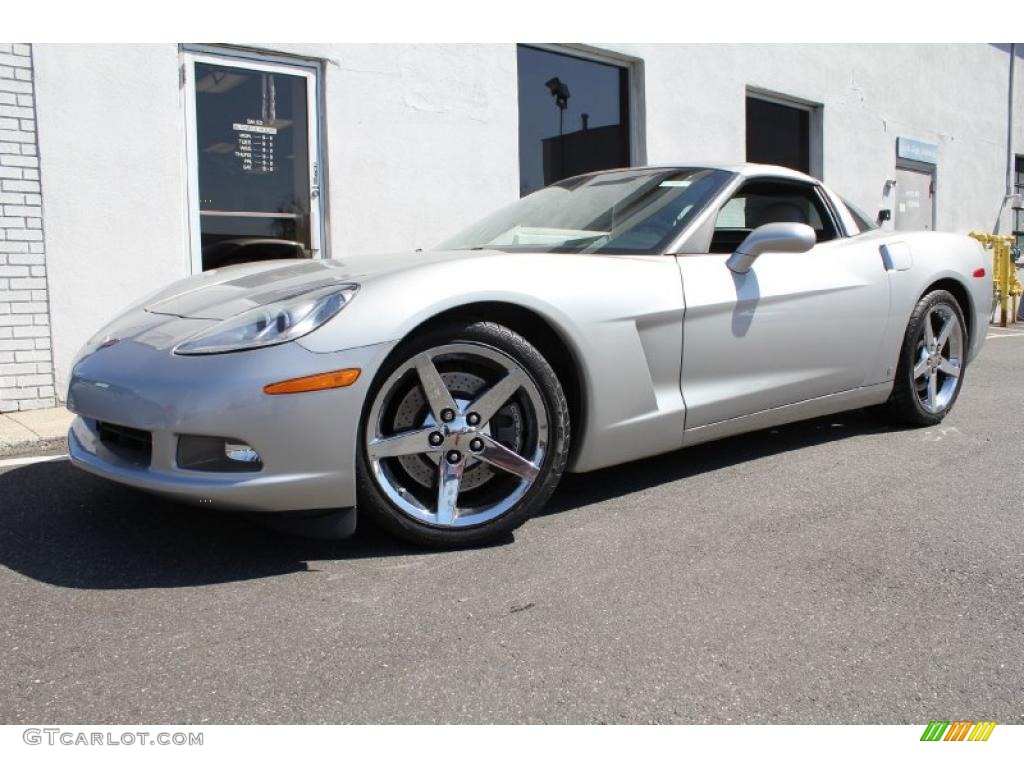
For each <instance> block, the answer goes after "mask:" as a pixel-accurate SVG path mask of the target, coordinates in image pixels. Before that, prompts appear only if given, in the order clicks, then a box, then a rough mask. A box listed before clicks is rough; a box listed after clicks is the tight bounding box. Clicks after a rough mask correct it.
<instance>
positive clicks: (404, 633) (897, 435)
mask: <svg viewBox="0 0 1024 768" xmlns="http://www.w3.org/2000/svg"><path fill="white" fill-rule="evenodd" d="M993 333H997V332H993ZM1004 336H1005V337H1001V338H997V339H991V340H989V342H988V344H987V346H986V348H985V350H984V352H983V354H982V356H981V358H980V359H979V360H978V361H977V362H976V363H975V364H974V365H973V366H972V367H971V368H970V369H969V370H968V371H967V379H966V382H965V387H964V389H963V392H962V394H961V396H960V400H959V402H958V404H957V406H956V408H955V410H954V411H953V413H952V414H951V415H950V417H949V418H948V419H947V420H946V421H945V422H944V423H943V424H942V426H941V427H937V428H932V429H921V430H902V429H893V428H891V427H889V426H887V425H886V424H884V423H883V422H880V421H879V420H878V419H877V418H875V417H874V416H873V415H872V414H870V413H868V412H864V411H857V412H852V413H848V414H842V415H839V416H833V417H829V418H825V419H818V420H815V421H810V422H804V423H800V424H795V425H790V426H787V427H783V428H779V429H775V430H767V431H763V432H758V433H754V434H751V435H746V436H741V437H737V438H733V439H729V440H726V441H723V442H719V443H714V444H710V445H704V446H699V447H695V448H692V449H689V450H685V451H680V452H677V453H673V454H670V455H667V456H662V457H658V458H655V459H651V460H646V461H640V462H635V463H632V464H629V465H627V466H623V467H618V468H614V469H609V470H604V471H601V472H597V473H593V474H589V475H578V476H569V477H567V478H566V480H565V481H564V483H563V485H562V487H561V488H560V490H559V491H558V492H557V494H556V496H555V497H554V499H553V501H552V503H551V504H550V507H549V509H548V511H547V512H546V513H545V514H544V515H542V516H541V517H538V518H536V519H534V520H532V521H531V522H530V523H528V524H527V525H526V526H525V527H524V528H521V529H520V530H519V531H517V532H516V533H515V535H514V538H510V539H509V540H508V541H503V542H500V543H499V544H497V545H494V546H490V547H486V548H481V549H472V550H466V551H460V552H447V553H438V552H424V551H419V550H416V549H414V548H411V547H408V546H406V545H404V544H401V543H399V542H396V541H394V540H392V539H390V538H388V537H387V536H386V535H384V534H381V533H378V532H376V531H374V530H372V529H369V528H366V527H363V528H361V529H360V531H359V532H358V533H357V535H356V537H355V538H353V539H351V540H349V541H346V542H335V543H326V542H317V541H306V540H301V539H295V538H291V537H288V536H285V535H283V534H278V533H273V532H269V531H265V530H263V529H261V528H258V527H255V526H253V525H252V524H251V523H249V522H248V521H246V520H244V519H241V518H235V517H230V516H224V515H220V514H214V513H212V512H211V511H209V510H202V509H192V508H188V507H182V506H177V505H175V504H172V503H169V502H166V501H162V500H160V499H156V498H153V497H149V496H146V495H144V494H141V493H137V492H134V491H131V490H127V489H124V488H121V487H119V486H116V485H113V484H110V483H107V482H105V481H102V480H99V479H96V478H93V477H91V476H88V475H86V474H84V473H82V472H79V471H77V470H75V469H73V468H72V467H71V466H69V465H68V463H67V462H66V461H54V462H46V463H36V464H30V465H25V466H15V467H10V466H8V467H6V468H0V600H2V604H3V609H2V612H0V658H2V659H3V662H2V664H0V723H29V722H31V723H46V722H55V723H161V722H174V723H194V724H199V723H348V722H403V723H420V722H427V723H435V722H550V723H648V722H659V723H661V722H676V723H921V724H924V723H927V722H928V721H929V720H954V719H968V720H982V719H994V720H997V721H998V722H1000V723H1024V697H1022V694H1021V692H1022V691H1024V654H1022V650H1024V514H1022V503H1021V499H1022V490H1024V488H1022V479H1021V475H1022V471H1024V464H1022V461H1021V451H1022V445H1021V434H1022V426H1024V377H1022V375H1021V374H1022V372H1024V335H1006V334H1004Z"/></svg>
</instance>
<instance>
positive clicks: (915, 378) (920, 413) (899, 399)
mask: <svg viewBox="0 0 1024 768" xmlns="http://www.w3.org/2000/svg"><path fill="white" fill-rule="evenodd" d="M966 329H967V326H966V324H965V322H964V316H963V311H962V310H961V308H960V305H959V303H958V302H957V300H956V299H955V298H954V297H953V295H952V294H950V293H949V292H948V291H943V290H937V291H932V292H930V293H928V294H927V295H925V296H924V297H923V298H922V299H921V300H920V301H919V302H918V304H917V307H915V309H914V312H913V314H912V315H911V317H910V322H909V324H908V325H907V331H906V335H905V336H904V340H903V349H902V351H901V353H900V362H899V366H898V368H897V370H896V378H895V381H894V382H893V391H892V396H891V397H890V398H889V403H888V405H889V411H890V413H891V414H892V415H893V416H894V417H895V418H896V419H897V420H899V421H902V422H905V423H908V424H914V425H920V426H929V425H932V424H937V423H939V422H940V421H942V419H943V418H944V417H945V415H946V414H947V413H949V411H950V409H951V408H952V407H953V403H954V402H955V401H956V398H957V395H958V394H959V393H960V386H961V384H962V383H963V369H964V359H965V357H964V356H965V353H966V344H967V331H966Z"/></svg>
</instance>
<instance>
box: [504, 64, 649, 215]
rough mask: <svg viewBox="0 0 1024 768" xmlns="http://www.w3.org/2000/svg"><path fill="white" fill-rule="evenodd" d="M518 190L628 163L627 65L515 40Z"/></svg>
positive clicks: (534, 187)
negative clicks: (578, 55) (553, 50)
mask: <svg viewBox="0 0 1024 768" xmlns="http://www.w3.org/2000/svg"><path fill="white" fill-rule="evenodd" d="M517 55H518V72H519V194H520V195H521V196H523V195H528V194H530V193H531V192H533V191H535V190H538V189H540V188H541V187H546V186H547V185H549V184H554V183H555V182H556V181H561V180H562V179H567V178H569V177H570V176H577V175H579V174H582V173H589V172H591V171H598V170H604V169H608V168H623V167H626V166H628V165H630V125H629V114H630V105H629V68H628V67H625V66H616V65H614V64H606V63H603V62H598V61H591V60H589V59H583V58H578V57H576V56H567V55H565V54H563V53H555V52H552V51H548V50H543V49H540V48H531V47H530V46H526V45H520V46H519V47H518V49H517Z"/></svg>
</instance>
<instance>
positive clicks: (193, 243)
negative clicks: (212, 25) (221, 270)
mask: <svg viewBox="0 0 1024 768" xmlns="http://www.w3.org/2000/svg"><path fill="white" fill-rule="evenodd" d="M196 64H215V65H216V64H220V65H223V66H231V67H236V68H238V69H249V70H253V71H255V72H270V73H274V74H282V75H292V76H298V77H304V78H305V79H306V105H307V112H308V114H307V121H306V122H307V128H308V135H307V142H308V147H309V152H308V155H309V185H310V190H309V200H310V205H309V240H310V243H309V248H310V252H311V254H312V258H313V259H324V258H327V256H326V245H327V223H326V222H327V213H328V210H327V196H326V188H327V185H326V179H325V173H324V171H325V169H324V163H323V157H324V147H323V141H322V137H323V136H324V134H325V132H324V131H323V130H322V126H321V121H322V115H323V109H322V107H323V104H322V88H321V80H322V77H321V74H322V73H321V67H320V66H319V64H317V63H314V62H303V61H299V60H291V59H287V58H285V57H280V56H268V55H263V54H259V53H256V52H253V51H248V50H246V51H233V50H231V49H214V48H210V47H205V46H204V47H201V48H200V47H196V46H181V86H182V89H183V92H184V102H185V103H184V117H185V158H186V163H187V165H188V173H187V192H186V198H187V205H188V209H187V210H188V244H189V265H190V271H191V274H199V273H201V272H202V271H203V252H202V223H201V214H200V207H199V146H198V145H199V138H198V123H197V121H196V118H197V114H196V84H195V65H196Z"/></svg>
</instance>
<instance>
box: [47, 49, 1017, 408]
mask: <svg viewBox="0 0 1024 768" xmlns="http://www.w3.org/2000/svg"><path fill="white" fill-rule="evenodd" d="M261 47H266V46H261ZM597 47H601V48H605V49H607V50H611V51H618V52H620V53H622V54H625V55H627V56H632V57H635V58H638V59H641V60H642V61H643V68H644V84H643V91H644V104H645V108H644V121H645V133H646V156H647V159H648V162H651V163H659V162H673V161H679V160H694V159H696V160H724V161H740V160H743V159H744V154H745V127H744V108H745V107H744V95H745V91H746V89H747V87H748V86H750V87H754V88H758V89H763V90H767V91H774V92H778V93H781V94H786V95H788V96H791V97H796V98H800V99H804V100H807V101H811V102H815V103H820V104H823V105H824V111H823V148H824V152H823V175H824V178H825V180H826V181H827V182H828V183H829V184H830V185H832V186H833V187H834V188H836V189H837V190H838V191H839V192H840V193H841V194H844V195H846V196H848V197H849V198H851V199H852V200H853V201H854V202H856V203H858V204H859V205H861V206H862V207H863V208H865V209H866V210H868V211H869V212H872V213H873V212H874V211H875V210H877V209H878V208H879V207H880V206H881V205H883V203H884V202H885V201H883V198H882V187H883V184H884V181H885V180H886V179H888V178H892V176H893V168H894V164H895V142H896V137H897V136H907V137H912V138H915V139H920V140H924V141H929V142H933V143H936V144H938V145H939V147H940V150H939V167H938V176H937V185H938V189H937V199H938V208H937V212H936V224H937V227H938V228H940V229H946V230H954V231H968V230H970V229H989V230H990V229H991V228H992V226H993V224H994V223H995V216H996V213H997V212H998V210H999V205H1000V202H1001V200H1002V194H1003V187H1004V183H1005V151H1006V150H1005V144H1006V96H1007V90H1006V87H1007V74H1008V71H1007V61H1008V59H1007V55H1006V53H1005V52H1004V51H1001V50H999V49H998V48H996V47H992V46H987V45H969V46H946V45H943V46H924V45H913V46H878V45H872V46H850V45H829V46H824V45H823V46H806V45H801V46H784V45H778V46H776V45H757V46H710V45H681V46H676V45H673V46H668V45H610V46H597ZM274 48H275V50H276V51H278V52H280V53H291V54H298V55H303V56H307V57H316V58H321V59H323V60H325V61H326V66H325V83H324V84H325V105H326V124H327V127H328V131H327V136H326V156H327V173H328V187H327V194H328V202H329V206H330V210H329V219H328V222H329V247H330V255H333V256H336V257H344V256H345V254H350V253H358V252H369V251H388V250H399V249H407V248H417V247H430V246H432V245H434V244H436V243H437V242H438V241H439V240H441V239H443V238H444V237H445V236H446V235H448V234H451V233H452V232H454V231H455V230H458V229H459V228H461V227H462V226H464V225H466V224H468V223H470V222H472V221H473V220H474V219H476V218H478V217H479V216H481V215H483V214H484V213H486V212H488V211H490V210H492V209H494V208H496V207H498V206H500V205H503V204H505V203H508V202H511V201H512V200H514V199H515V198H516V196H517V194H518V175H519V174H518V154H517V153H518V140H517V139H518V109H517V91H516V88H517V85H516V54H515V46H514V45H449V46H436V45H285V46H275V47H274ZM35 50H36V91H37V108H38V114H39V139H40V151H41V155H42V168H43V170H42V177H43V188H44V189H45V190H46V192H45V195H46V199H45V201H44V204H45V206H46V211H47V218H46V223H45V232H46V238H47V250H48V252H49V279H50V298H51V312H52V316H53V334H54V339H53V344H54V357H55V367H56V373H57V392H58V394H63V389H64V387H66V383H67V374H68V367H69V364H70V361H71V359H72V357H73V355H74V353H75V351H76V350H77V349H78V347H79V346H80V345H81V344H82V343H83V342H84V341H85V340H86V338H88V336H89V335H90V334H92V333H93V332H94V331H95V330H96V329H97V328H98V327H99V326H100V325H101V324H102V323H103V322H104V321H105V320H106V319H107V318H109V317H110V316H112V315H113V314H115V313H116V312H117V311H118V310H119V309H120V308H122V307H124V306H125V305H127V304H129V303H131V302H133V301H135V300H137V299H138V298H140V297H141V296H143V295H145V294H146V293H148V292H150V291H153V290H155V289H157V288H158V287H160V286H161V285H163V284H165V283H167V282H169V281H170V280H172V279H175V278H178V277H181V276H183V275H185V274H187V273H188V270H189V254H188V248H189V245H188V231H187V221H188V212H187V189H186V170H187V158H186V150H185V117H184V105H183V102H182V99H183V93H184V91H183V90H181V88H180V86H179V65H180V63H181V58H180V53H179V51H178V49H177V47H176V46H173V45H155V46H122V45H119V46H64V45H60V46H56V45H40V46H36V48H35ZM1022 81H1024V73H1021V72H1019V71H1018V83H1019V85H1018V94H1020V95H1019V96H1018V103H1019V104H1021V105H1024V85H1022V84H1020V83H1021V82H1022ZM1016 133H1017V136H1018V141H1019V142H1020V145H1021V146H1022V147H1024V114H1022V115H1020V119H1019V125H1018V128H1017V131H1016ZM1021 151H1024V150H1021ZM886 205H887V204H886Z"/></svg>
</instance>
